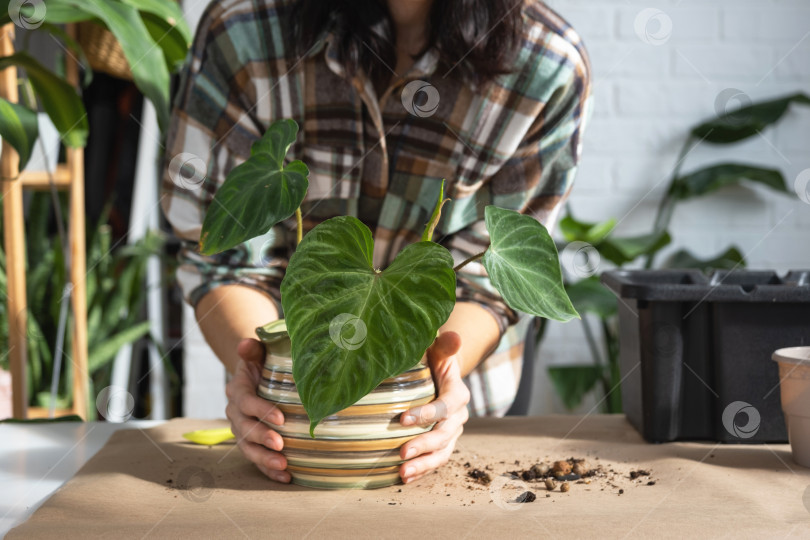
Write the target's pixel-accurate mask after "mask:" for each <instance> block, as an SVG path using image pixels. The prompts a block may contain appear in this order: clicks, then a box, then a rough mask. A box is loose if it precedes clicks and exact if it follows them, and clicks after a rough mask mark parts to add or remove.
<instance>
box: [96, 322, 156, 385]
mask: <svg viewBox="0 0 810 540" xmlns="http://www.w3.org/2000/svg"><path fill="white" fill-rule="evenodd" d="M148 333H149V321H143V322H141V323H139V324H136V325H135V326H130V327H129V328H126V329H124V330H122V331H120V332H118V333H117V334H114V335H112V336H109V337H108V338H107V339H105V340H104V342H102V343H100V344H98V345H96V346H95V347H93V349H92V350H91V351H90V354H89V355H88V357H87V370H88V371H89V372H90V373H94V372H95V371H97V370H98V369H99V368H101V367H102V366H104V364H106V363H107V362H109V361H110V360H112V359H113V358H114V357H115V355H116V354H118V351H119V350H120V349H121V347H123V346H124V345H126V344H127V343H132V342H133V341H136V340H138V339H140V338H142V337H143V336H145V335H146V334H148Z"/></svg>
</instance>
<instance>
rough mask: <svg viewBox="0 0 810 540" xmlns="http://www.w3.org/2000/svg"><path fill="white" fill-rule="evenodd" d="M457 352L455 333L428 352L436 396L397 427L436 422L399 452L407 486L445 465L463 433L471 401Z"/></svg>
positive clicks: (406, 415) (443, 336)
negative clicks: (402, 460) (436, 390)
mask: <svg viewBox="0 0 810 540" xmlns="http://www.w3.org/2000/svg"><path fill="white" fill-rule="evenodd" d="M459 349H461V337H460V336H459V335H458V334H457V333H455V332H445V333H443V334H441V335H440V336H439V337H438V338H436V341H434V342H433V345H431V346H430V348H429V349H428V350H427V359H428V364H429V365H430V370H431V371H432V373H433V380H434V381H435V383H436V387H437V389H438V392H439V396H438V397H437V398H436V399H435V400H433V401H431V402H430V403H428V404H426V405H422V406H420V407H414V408H413V409H409V410H407V411H405V412H404V413H403V414H402V418H401V419H400V423H401V424H402V425H403V426H412V425H415V424H418V425H425V426H426V425H430V424H432V423H434V422H435V423H436V425H435V426H433V429H432V430H431V431H429V432H427V433H423V434H422V435H420V436H418V437H415V438H413V439H411V440H410V441H408V442H407V443H406V444H404V445H403V446H402V448H401V449H400V456H401V457H402V459H408V460H410V461H407V462H405V463H403V464H402V466H401V467H400V470H399V474H400V476H401V477H402V480H403V482H405V483H406V484H407V483H409V482H413V481H414V480H417V479H419V478H421V477H422V476H424V475H425V474H427V473H428V472H430V471H432V470H433V469H436V468H438V467H441V466H442V465H444V464H445V463H447V460H448V459H450V455H451V454H452V453H453V448H455V446H456V441H457V440H458V438H459V436H460V435H461V432H462V431H464V423H465V422H467V419H468V418H469V413H468V412H467V403H468V402H469V401H470V391H469V390H468V389H467V386H466V385H465V384H464V381H462V380H461V368H460V366H459V360H458V356H457V355H458V352H459ZM411 458H414V459H411Z"/></svg>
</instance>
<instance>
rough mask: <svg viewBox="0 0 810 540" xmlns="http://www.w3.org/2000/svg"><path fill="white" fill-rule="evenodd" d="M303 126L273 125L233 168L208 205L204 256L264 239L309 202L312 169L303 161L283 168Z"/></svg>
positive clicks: (291, 123)
mask: <svg viewBox="0 0 810 540" xmlns="http://www.w3.org/2000/svg"><path fill="white" fill-rule="evenodd" d="M297 133H298V124H296V123H295V121H293V120H279V121H277V122H274V123H273V124H272V125H271V126H270V128H269V129H268V130H267V131H266V132H265V134H264V135H263V136H262V138H261V139H259V140H257V141H256V142H254V143H253V146H252V147H251V150H250V158H248V160H247V161H245V162H244V163H242V164H241V165H239V166H237V167H234V169H233V170H232V171H231V172H230V173H229V174H228V177H227V178H226V179H225V182H224V183H223V184H222V186H221V187H220V188H219V189H218V190H217V192H216V195H214V200H213V201H211V204H210V206H209V207H208V212H207V213H206V215H205V220H204V221H203V226H202V233H201V235H200V253H202V254H204V255H212V254H214V253H219V252H220V251H224V250H226V249H230V248H232V247H234V246H236V245H238V244H241V243H242V242H244V241H246V240H250V239H251V238H254V237H256V236H259V235H262V234H264V233H266V232H267V231H269V230H270V228H271V227H272V226H273V225H275V224H277V223H278V222H280V221H282V220H284V219H287V218H288V217H290V216H291V215H292V214H293V213H294V212H295V210H296V208H298V206H299V205H300V204H301V201H303V200H304V196H305V195H306V193H307V187H308V186H309V182H308V180H307V175H309V170H308V169H307V166H306V165H304V164H303V163H302V162H301V161H293V162H292V163H290V164H289V165H287V166H286V167H285V166H284V156H286V155H287V151H288V150H289V149H290V146H291V145H292V143H293V142H295V136H296V134H297Z"/></svg>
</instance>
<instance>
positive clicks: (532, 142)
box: [443, 52, 590, 337]
mask: <svg viewBox="0 0 810 540" xmlns="http://www.w3.org/2000/svg"><path fill="white" fill-rule="evenodd" d="M555 75H556V76H555V77H553V79H552V80H557V81H559V82H558V83H557V87H556V89H555V90H554V91H553V92H552V93H551V97H550V99H549V100H548V101H547V102H546V104H545V105H544V106H543V108H542V112H541V113H540V115H539V116H538V117H537V118H536V119H535V121H534V122H533V123H532V125H531V127H530V129H529V131H528V132H527V133H526V135H525V137H524V138H523V140H522V141H521V142H520V144H519V145H518V148H517V150H516V151H515V153H514V154H513V155H512V157H511V158H510V159H508V160H507V161H506V163H505V164H504V165H503V167H501V169H500V170H498V172H497V173H495V175H493V177H492V178H491V179H490V183H491V185H499V186H525V190H524V196H525V200H524V203H523V206H522V208H521V209H520V211H521V212H522V213H525V214H528V215H531V216H534V217H535V218H536V219H537V220H538V221H539V222H540V223H542V224H543V225H545V226H546V228H547V229H549V231H551V230H552V229H553V228H554V226H555V224H556V222H557V219H558V217H559V213H560V209H561V207H562V205H563V203H564V201H565V199H566V198H567V197H568V194H569V192H570V190H571V187H572V184H573V181H574V176H575V174H576V169H577V163H578V161H579V157H580V153H581V142H580V139H581V136H582V133H583V131H584V129H585V123H586V119H587V117H588V115H589V114H590V111H589V108H590V78H589V68H588V61H587V58H586V57H585V56H584V52H583V54H582V55H579V54H578V55H576V58H573V59H569V61H568V62H565V63H561V64H560V66H559V71H558V73H557V74H555ZM545 76H548V74H545ZM489 241H490V238H489V233H488V232H487V230H486V226H485V223H484V221H483V220H480V221H477V222H475V223H473V224H472V225H471V226H469V227H467V228H465V229H464V230H462V231H460V232H458V233H456V234H454V235H452V236H450V237H449V238H447V239H446V242H443V244H444V245H445V247H447V248H448V249H449V250H450V252H451V253H452V254H453V258H454V260H455V262H456V264H458V263H459V262H461V261H463V260H465V259H467V258H468V257H471V256H473V255H474V254H476V253H481V252H482V251H484V250H485V249H486V247H487V246H488V245H489ZM457 284H458V285H457V290H456V299H457V301H467V302H476V303H479V304H481V305H482V306H483V307H485V308H486V309H487V310H489V311H490V312H491V313H492V314H493V315H494V316H495V318H496V320H497V321H498V324H499V326H500V329H501V336H502V337H503V335H504V332H505V331H506V329H507V327H509V326H511V325H514V324H516V323H517V322H518V320H519V314H518V313H517V312H516V311H515V310H513V309H512V308H510V307H509V306H508V305H507V304H506V303H505V302H504V300H503V298H502V297H501V295H500V293H498V292H497V290H496V289H495V288H494V287H493V286H492V283H491V282H490V280H489V277H488V276H487V273H486V270H485V269H484V266H483V264H481V263H480V261H476V262H473V263H470V264H468V265H467V266H465V267H464V268H463V269H462V270H460V271H459V272H458V273H457Z"/></svg>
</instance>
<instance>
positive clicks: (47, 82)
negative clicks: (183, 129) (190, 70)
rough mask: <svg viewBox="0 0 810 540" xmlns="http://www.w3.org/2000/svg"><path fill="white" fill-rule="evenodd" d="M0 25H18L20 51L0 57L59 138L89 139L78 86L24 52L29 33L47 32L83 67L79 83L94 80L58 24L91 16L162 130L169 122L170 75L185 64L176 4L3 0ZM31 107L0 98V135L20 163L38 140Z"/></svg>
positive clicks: (185, 41) (185, 43)
mask: <svg viewBox="0 0 810 540" xmlns="http://www.w3.org/2000/svg"><path fill="white" fill-rule="evenodd" d="M0 15H2V16H0V24H2V25H5V24H8V23H14V24H15V25H16V26H17V28H19V29H21V30H22V31H23V33H24V34H25V35H23V36H22V37H23V48H22V50H19V51H17V52H15V53H14V54H13V55H10V56H5V57H0V69H5V68H7V67H9V66H12V65H14V66H17V67H18V68H22V69H24V70H25V74H26V78H27V80H28V81H29V82H30V85H31V87H32V88H33V92H34V94H35V96H36V99H37V101H38V102H39V104H40V105H41V107H42V109H43V110H44V111H45V112H46V113H47V114H48V116H49V117H50V118H51V121H52V122H53V124H54V126H56V129H57V130H58V131H59V133H60V135H61V136H62V141H63V142H64V143H65V144H66V145H67V146H71V147H82V146H84V145H85V143H86V141H87V131H88V122H87V113H86V111H85V109H84V106H83V105H82V102H81V99H80V98H79V94H78V93H77V90H76V89H75V88H74V87H73V86H72V85H70V84H69V83H68V82H67V80H65V78H64V76H63V75H62V74H60V73H59V72H58V71H61V70H58V71H54V70H51V69H48V68H47V67H46V66H44V65H43V64H42V63H41V62H40V61H39V60H37V59H36V58H34V57H33V56H31V55H30V54H28V53H27V52H26V51H25V44H26V43H27V40H28V37H27V36H28V35H30V33H31V32H44V33H48V34H50V35H51V36H52V37H53V38H54V40H55V41H56V42H57V43H59V44H60V46H61V47H62V48H63V49H64V50H65V51H66V54H72V55H75V57H76V59H77V60H78V61H79V63H80V64H82V65H83V66H84V67H85V70H84V77H83V80H82V84H83V85H87V84H88V83H89V82H90V80H91V78H92V70H90V69H89V63H88V62H87V59H86V55H85V54H84V52H83V50H82V48H81V47H80V46H79V44H78V43H77V42H76V41H75V40H74V39H73V38H72V37H70V36H69V35H68V34H67V33H66V32H65V31H64V29H63V28H62V26H60V25H63V24H67V23H77V22H83V21H88V22H91V23H93V24H97V25H101V26H103V27H104V28H106V29H108V30H109V31H110V32H111V33H112V34H113V35H114V36H115V38H116V40H117V41H118V43H119V45H120V46H121V49H122V51H123V53H124V55H125V57H126V59H127V61H128V63H129V66H130V70H131V72H132V76H133V80H134V81H135V84H136V86H137V87H138V89H140V90H141V92H143V94H144V95H145V96H146V97H147V98H148V99H149V100H150V101H151V102H152V103H153V104H154V106H155V110H156V111H157V116H158V122H159V124H160V126H161V128H162V129H165V127H166V126H167V124H168V120H169V82H170V81H169V74H170V72H172V71H176V70H177V69H179V68H180V67H181V66H182V63H183V61H184V60H185V56H186V53H187V52H188V47H189V44H190V42H191V32H190V31H189V29H188V26H187V25H186V24H185V22H184V21H183V13H182V11H180V8H179V7H178V6H177V4H175V3H174V2H166V1H161V0H48V2H47V4H46V3H45V2H43V1H30V2H25V3H23V2H21V1H20V0H2V1H0ZM32 105H33V104H29V106H25V105H20V104H14V103H9V102H8V101H6V100H0V136H2V137H3V138H5V139H6V140H8V142H9V143H10V144H11V145H12V146H14V148H15V149H16V150H17V152H19V154H20V168H23V167H24V166H25V163H26V162H27V160H28V157H29V156H30V153H31V148H32V147H33V145H34V143H35V142H36V138H37V123H36V115H35V114H34V111H33V110H32V109H33V108H34V107H33V106H32Z"/></svg>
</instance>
